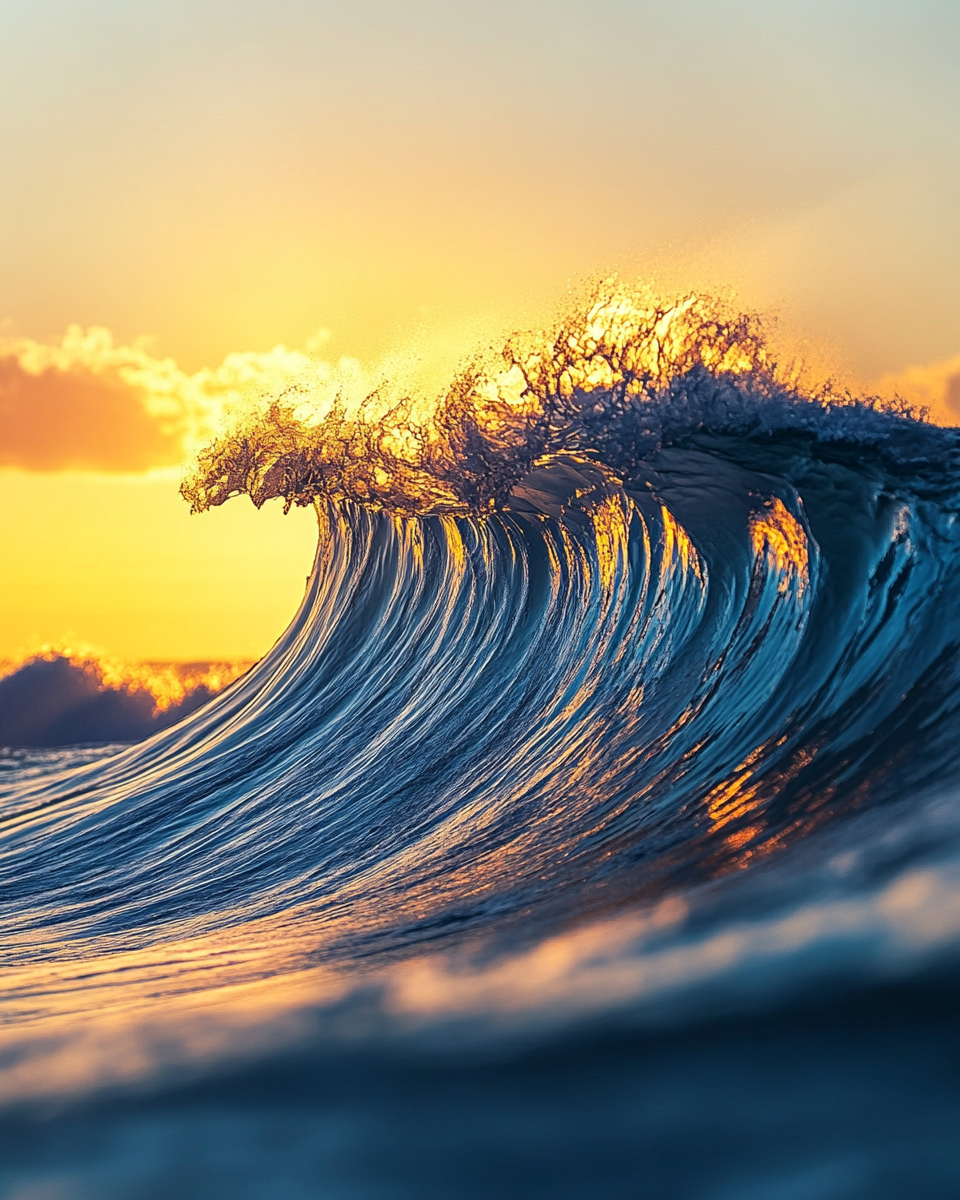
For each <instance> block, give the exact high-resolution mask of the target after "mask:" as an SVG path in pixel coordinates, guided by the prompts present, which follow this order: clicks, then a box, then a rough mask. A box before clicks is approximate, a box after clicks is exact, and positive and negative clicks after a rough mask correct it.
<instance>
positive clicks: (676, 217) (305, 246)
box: [0, 0, 960, 658]
mask: <svg viewBox="0 0 960 1200" xmlns="http://www.w3.org/2000/svg"><path fill="white" fill-rule="evenodd" d="M958 61H960V5H958V4H957V3H956V2H955V0H941V2H939V3H933V2H929V0H913V2H911V3H906V2H902V0H897V2H890V0H859V2H857V3H851V2H848V0H830V2H826V0H802V2H801V0H795V2H790V0H736V2H732V0H697V2H693V0H675V2H673V3H670V4H664V3H662V0H661V2H659V3H647V2H646V0H616V2H613V0H591V2H590V3H587V2H586V0H580V2H579V3H569V2H564V0H550V2H542V3H541V2H532V0H531V2H524V0H513V2H512V3H509V4H507V3H496V2H490V0H488V2H487V3H485V4H483V5H476V4H466V3H459V2H458V0H443V2H437V3H421V2H419V0H403V2H400V0H379V2H376V3H374V2H368V0H352V2H350V3H346V2H340V3H334V2H327V3H324V2H321V0H313V2H309V3H308V2H306V0H296V2H294V0H271V2H270V3H265V2H259V0H257V2H251V0H242V2H241V0H236V2H232V3H226V2H225V0H218V2H214V0H190V2H189V3H188V2H185V0H163V2H162V3H161V2H160V0H138V3H136V4H131V3H128V2H121V0H69V2H67V0H60V2H53V0H4V3H3V4H2V5H0V98H2V102H3V111H4V113H5V114H6V116H5V119H4V121H3V122H0V163H2V164H3V165H2V173H0V501H2V527H0V553H2V559H3V563H4V572H3V574H4V580H3V584H2V589H3V590H2V594H0V657H6V656H11V655H15V654H17V653H23V652H27V651H29V650H31V649H33V648H34V647H35V646H38V645H40V644H43V643H52V642H62V641H70V642H72V643H74V644H76V643H78V642H80V643H93V644H95V645H98V646H100V647H102V648H103V649H105V650H106V651H108V652H110V653H112V654H115V655H118V656H120V657H125V658H209V657H237V656H249V655H257V654H260V653H262V652H263V651H264V650H265V649H266V648H267V647H268V646H269V644H270V642H271V641H272V640H273V639H274V638H275V637H276V636H277V635H278V634H279V633H280V632H281V631H282V629H283V627H284V626H285V624H286V622H287V620H288V618H289V616H290V615H291V614H292V611H293V609H294V607H295V606H296V603H297V601H298V599H299V596H300V593H301V590H302V586H303V579H304V575H305V574H306V572H307V570H308V569H309V566H310V560H311V557H312V552H313V538H314V535H313V530H312V528H311V524H310V518H309V516H308V515H307V514H304V513H302V512H301V513H295V514H291V516H290V517H287V518H283V517H282V515H281V514H280V513H279V512H278V511H271V510H270V509H269V508H268V509H265V510H264V511H262V512H260V513H257V512H255V511H254V510H253V509H252V508H251V507H250V506H249V505H248V504H246V502H245V501H244V502H241V501H237V502H234V503H233V504H230V505H228V506H227V507H226V508H225V509H223V510H221V511H219V512H217V513H213V514H207V515H205V516H203V517H193V518H191V517H190V516H189V515H188V513H187V511H186V505H185V504H184V503H183V502H182V501H181V500H180V499H179V498H178V497H177V495H176V488H177V482H178V479H179V470H180V464H181V463H182V461H183V459H184V458H185V457H186V456H187V455H188V454H189V452H190V450H191V448H192V447H194V446H195V445H196V443H197V440H198V439H199V438H201V437H202V436H203V435H204V431H209V430H212V429H213V428H214V427H215V425H216V422H217V420H218V418H219V415H220V413H221V412H222V411H223V409H224V408H225V407H229V406H230V405H232V404H235V403H239V402H240V401H241V400H242V399H243V397H244V396H246V395H252V396H255V397H256V396H263V395H268V394H270V393H271V392H272V391H277V390H281V389H282V388H283V387H284V386H287V385H289V384H290V383H291V382H293V383H297V382H306V383H309V384H312V385H316V386H320V387H328V386H330V381H331V380H332V379H335V378H337V377H339V376H341V375H346V376H347V377H350V378H353V377H356V378H360V379H368V378H374V377H375V376H376V375H377V372H378V370H380V369H381V366H380V364H382V363H383V361H384V359H385V356H387V359H389V356H390V354H391V353H392V352H395V351H396V352H398V353H400V352H403V353H404V354H406V356H407V358H408V359H409V357H410V354H411V353H413V354H419V355H422V356H424V357H425V358H426V359H427V360H428V362H432V361H434V360H436V361H441V362H445V363H446V362H449V361H452V358H453V357H454V356H455V352H456V349H457V348H458V347H461V348H463V349H468V348H470V346H471V345H472V343H473V341H475V340H476V339H478V338H480V339H483V338H487V337H489V336H493V333H494V331H497V330H499V329H500V328H502V327H505V326H513V325H521V326H522V325H525V324H530V323H537V322H540V321H542V320H544V319H548V318H549V316H550V314H551V313H552V311H553V309H554V308H555V306H556V305H557V304H558V303H559V302H560V301H561V300H562V299H563V297H564V295H565V294H566V292H567V289H568V288H570V287H574V288H576V287H578V286H580V285H581V283H582V281H583V280H585V279H586V278H587V277H589V276H592V275H595V274H597V273H608V272H610V271H612V270H619V271H620V272H621V273H623V274H624V275H625V276H629V277H634V276H637V275H644V276H651V275H652V276H655V277H657V278H661V279H663V280H665V281H666V282H667V283H668V284H670V285H674V284H675V285H678V286H687V285H704V284H705V285H711V286H732V287H734V288H735V289H737V291H738V293H739V295H740V296H741V297H742V299H743V301H744V303H747V304H750V305H759V306H761V307H763V308H765V309H767V308H769V309H774V310H776V311H777V312H779V313H780V314H781V317H782V322H783V324H784V326H785V327H786V328H787V329H789V330H791V331H794V332H795V333H796V336H797V337H798V338H804V339H807V340H808V342H810V343H812V344H814V345H817V346H825V347H827V353H828V355H829V356H830V357H831V359H832V360H833V361H836V362H840V363H842V364H843V365H844V367H845V368H846V369H847V370H848V371H849V372H850V373H851V375H852V376H853V377H855V378H857V379H860V380H863V381H871V380H877V379H883V380H884V386H886V387H892V386H893V385H894V382H895V381H900V382H899V386H901V387H902V388H903V389H904V390H906V391H908V392H909V393H911V394H913V395H916V396H917V397H918V398H923V399H926V400H927V401H928V402H931V403H933V404H934V406H935V407H936V408H937V410H938V412H939V415H940V419H942V420H960V383H958V382H957V381H958V379H960V287H958V286H957V282H958V279H960V223H958V213H960V72H958V71H957V69H956V63H957V62H958ZM411 347H412V348H413V349H412V350H411ZM951 406H952V407H951Z"/></svg>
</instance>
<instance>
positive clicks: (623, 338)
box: [0, 297, 960, 1200]
mask: <svg viewBox="0 0 960 1200" xmlns="http://www.w3.org/2000/svg"><path fill="white" fill-rule="evenodd" d="M299 403H300V399H299V398H297V397H295V398H294V399H293V400H290V401H289V402H283V403H280V402H277V403H274V404H272V405H271V406H270V407H269V409H267V410H265V411H261V412H260V413H258V414H257V415H256V416H255V417H254V418H251V420H250V422H249V423H248V424H247V425H246V426H245V427H244V428H243V429H238V430H234V431H233V432H231V433H228V434H226V435H224V437H223V438H222V439H220V441H219V442H217V443H215V444H214V446H213V447H211V448H210V449H209V451H208V452H206V454H205V456H201V459H200V462H199V465H198V468H197V473H196V475H195V476H194V477H193V479H192V480H190V481H188V482H187V484H186V485H185V488H184V491H185V494H186V496H187V498H188V499H189V500H190V501H191V502H192V503H193V505H194V507H195V508H197V509H203V508H204V507H209V506H210V505H211V504H216V503H222V502H223V501H224V500H226V499H229V498H230V497H231V496H234V495H238V494H244V493H245V494H248V495H250V496H251V498H253V500H254V502H255V503H257V504H260V503H263V502H265V501H266V500H267V499H270V498H272V497H280V498H283V499H284V501H285V503H286V504H287V505H288V506H289V505H290V504H311V505H313V506H314V507H315V508H316V511H317V515H318V546H317V555H316V561H315V565H314V568H313V572H312V574H311V576H310V579H309V581H308V584H307V589H306V594H305V596H304V599H303V602H302V604H301V607H300V609H299V611H298V613H297V614H296V615H295V617H294V619H293V621H292V623H291V624H290V627H289V628H288V629H287V630H286V632H285V633H283V634H282V636H281V637H280V638H279V640H278V641H277V643H276V645H275V646H274V647H273V649H272V650H271V651H270V652H269V653H268V654H267V655H266V657H265V658H264V659H263V660H261V661H260V662H259V663H257V664H256V665H255V666H253V667H252V668H251V669H250V670H248V671H247V672H246V673H245V674H243V675H241V676H240V677H239V678H237V679H236V680H235V681H234V682H232V683H230V684H229V685H228V686H227V687H225V688H224V689H223V690H222V691H220V692H219V693H218V694H216V695H214V696H212V698H210V699H209V700H208V702H207V703H205V704H203V705H201V706H200V707H198V708H196V709H194V710H193V711H190V712H187V713H186V714H185V715H184V716H183V718H182V719H181V720H178V721H176V722H175V723H174V724H172V725H170V726H169V727H167V728H164V729H160V730H159V731H158V732H155V733H152V734H151V735H150V736H148V737H146V738H145V740H141V741H138V742H134V743H132V744H131V743H125V744H110V745H103V744H99V745H98V744H91V743H87V744H84V745H81V746H70V747H50V746H47V747H46V748H42V749H41V748H36V749H24V748H19V749H14V748H12V749H10V750H8V751H6V752H5V754H4V757H3V760H2V772H0V784H2V800H0V819H2V824H0V931H2V938H3V948H4V964H5V965H4V983H3V987H2V991H0V1013H2V1017H3V1028H2V1032H0V1191H2V1194H3V1195H4V1196H5V1197H10V1198H11V1200H14V1198H15V1200H39V1198H40V1197H43V1198H45V1200H46V1198H50V1200H53V1198H57V1200H61V1198H62V1200H74V1198H78V1200H79V1198H83V1200H86V1198H88V1197H89V1198H91V1200H92V1198H94V1197H96V1198H98V1200H99V1198H105V1197H123V1198H126V1197H131V1198H132V1197H136V1198H138V1200H140V1198H143V1197H154V1196H155V1197H167V1196H178V1197H194V1196H196V1197H220V1196H222V1197H230V1198H233V1197H236V1198H238V1200H240V1198H246V1197H258V1198H259V1197H263V1198H267V1197H270V1198H273V1200H275V1198H278V1197H297V1198H298V1197H301V1196H302V1197H307V1196H310V1197H313V1196H322V1197H325V1198H327V1197H330V1198H337V1200H339V1198H341V1197H343V1198H351V1200H352V1198H357V1197H364V1198H366V1197H370V1198H372V1200H392V1198H393V1197H410V1198H416V1200H425V1198H431V1197H437V1198H449V1197H458V1198H459V1197H464V1198H468V1200H472V1198H477V1200H479V1198H486V1197H504V1196H509V1197H513V1196H516V1197H524V1198H525V1197H544V1198H550V1200H554V1198H556V1200H560V1198H566V1197H570V1198H573V1197H576V1198H583V1200H591V1198H596V1197H650V1198H651V1200H660V1198H674V1197H676V1198H678V1200H679V1198H684V1200H686V1198H688V1197H689V1198H691V1200H753V1198H756V1200H808V1198H809V1200H834V1198H836V1200H841V1198H843V1200H848V1198H849V1200H881V1198H885V1197H890V1198H891V1200H892V1198H899V1197H906V1196H910V1197H924V1198H926V1197H931V1198H933V1197H944V1198H947V1197H951V1198H952V1197H955V1196H956V1195H957V1194H960V1136H958V1134H960V1025H958V1019H957V1013H958V998H960V969H958V968H960V954H958V951H960V771H958V767H960V737H958V734H960V721H958V706H960V605H958V603H957V598H956V597H957V592H958V585H960V529H958V524H957V511H958V505H960V432H958V431H957V430H954V429H943V428H937V427H935V426H932V425H930V424H928V423H926V422H925V421H924V420H923V419H922V416H921V415H920V414H916V413H912V412H910V411H909V410H907V408H906V407H905V406H903V405H901V406H899V407H897V406H891V405H884V404H881V403H880V402H878V401H875V400H873V399H871V398H869V397H866V398H865V397H856V396H847V395H839V394H834V393H832V392H830V391H829V390H824V389H821V390H819V391H818V390H815V389H811V388H803V387H801V386H800V385H799V384H797V383H796V382H795V381H794V382H791V381H790V380H789V379H787V378H786V377H785V376H784V373H783V372H782V370H780V369H779V368H778V367H777V365H776V364H775V363H774V362H773V361H772V358H771V356H770V352H769V350H768V348H767V347H766V345H765V343H764V341H763V338H762V336H761V332H760V331H759V330H758V327H757V325H756V323H755V322H754V321H753V320H752V319H751V318H748V317H738V316H736V315H734V316H729V315H724V314H723V313H721V312H720V311H719V310H718V309H716V308H713V307H711V306H710V305H709V304H707V303H706V302H700V301H695V300H690V301H689V302H684V303H683V304H672V305H668V304H664V305H661V306H660V307H657V305H655V304H653V305H651V304H647V305H646V306H644V304H640V303H639V302H629V303H628V302H627V301H626V300H624V299H623V298H622V297H612V298H611V297H606V298H601V299H599V300H597V301H596V303H594V304H593V306H592V307H591V306H588V307H587V308H586V309H585V310H584V311H583V312H582V313H578V314H574V315H573V316H571V317H570V318H568V320H567V323H566V324H563V325H561V327H560V328H559V332H558V331H556V330H555V331H552V332H551V333H550V336H549V337H545V338H541V339H540V340H538V341H537V342H536V343H535V344H532V345H531V344H530V343H529V342H513V343H510V344H509V345H508V347H507V348H506V349H505V350H504V351H503V353H502V355H501V356H500V357H499V358H498V359H497V360H496V364H495V366H494V367H493V368H491V367H490V366H489V364H487V363H486V362H482V363H481V362H480V361H479V360H478V361H477V362H475V363H472V364H468V366H467V367H466V368H465V369H464V371H463V372H461V374H460V375H459V376H458V378H457V381H456V383H455V385H454V386H453V387H452V389H451V390H450V391H449V392H448V393H447V394H446V395H445V397H444V398H442V400H441V401H440V402H438V404H437V405H435V407H434V409H433V413H432V416H431V417H430V418H429V420H424V419H422V418H421V417H419V416H418V415H417V413H416V411H415V410H414V408H413V407H412V406H411V404H410V403H408V402H407V401H406V400H404V401H403V402H397V401H395V400H394V401H391V402H390V403H389V404H387V405H386V406H381V409H380V410H378V411H377V412H376V413H375V414H374V415H371V413H372V410H371V409H369V408H368V409H367V410H364V411H362V412H361V413H359V414H356V413H354V414H350V413H347V412H345V411H344V410H343V409H342V408H335V409H334V410H333V411H332V412H328V413H327V414H325V415H322V416H321V417H320V418H316V419H314V418H309V417H306V416H304V413H303V411H302V408H297V405H298V404H299Z"/></svg>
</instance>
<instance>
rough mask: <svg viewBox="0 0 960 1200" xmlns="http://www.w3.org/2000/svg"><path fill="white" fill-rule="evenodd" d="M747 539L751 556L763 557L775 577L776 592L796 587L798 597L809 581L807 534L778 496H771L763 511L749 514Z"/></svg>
mask: <svg viewBox="0 0 960 1200" xmlns="http://www.w3.org/2000/svg"><path fill="white" fill-rule="evenodd" d="M750 540H751V542H752V544H753V553H754V555H755V557H756V558H757V559H760V558H763V557H765V558H766V560H767V563H768V564H769V569H770V570H771V571H772V572H774V573H775V574H776V575H777V576H778V583H777V589H778V591H779V592H780V593H781V594H785V593H786V592H788V591H789V590H790V588H791V587H793V586H796V588H797V594H798V597H800V596H802V595H803V592H804V589H805V588H806V587H807V585H808V584H809V582H810V551H809V548H808V546H807V536H806V534H805V533H804V531H803V527H802V526H801V524H800V522H799V521H798V520H797V519H796V517H794V516H793V514H792V513H791V512H789V511H788V509H787V507H786V505H785V504H784V503H783V501H782V500H781V499H780V497H779V496H774V497H772V498H771V499H770V500H769V501H768V502H767V504H766V507H765V509H764V511H763V512H760V513H753V514H752V515H751V517H750Z"/></svg>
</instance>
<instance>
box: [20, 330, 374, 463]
mask: <svg viewBox="0 0 960 1200" xmlns="http://www.w3.org/2000/svg"><path fill="white" fill-rule="evenodd" d="M323 340H324V339H323V338H322V337H319V336H315V337H314V338H313V339H311V341H310V342H309V343H308V348H307V350H289V349H287V348H286V347H285V346H275V347H274V348H273V349H272V350H268V351H265V352H256V351H249V352H244V353H237V354H230V355H228V356H227V357H226V358H225V359H224V361H223V362H222V363H221V364H220V366H219V367H216V368H212V369H208V368H207V369H203V370H201V371H198V372H196V373H195V374H193V375H188V374H187V373H186V372H184V371H182V370H181V369H180V368H179V367H178V366H177V364H176V363H175V362H174V361H173V360H172V359H170V358H162V359H161V358H157V357H155V356H154V355H152V354H151V353H150V352H149V350H148V349H147V347H146V345H145V344H144V343H137V344H134V345H132V346H124V345H118V344H117V343H116V342H115V341H114V338H113V335H112V334H111V333H110V331H109V330H107V329H103V328H99V327H92V328H90V329H88V330H86V331H84V330H83V329H81V328H80V327H79V326H71V327H70V328H69V329H68V330H67V332H66V334H65V335H64V337H63V340H62V342H61V343H60V344H59V345H46V344H43V343H40V342H35V341H32V340H30V339H27V338H18V339H13V338H7V339H3V340H0V466H3V467H19V468H21V469H24V470H28V471H60V470H86V471H101V472H126V473H129V472H134V473H136V472H141V471H146V470H149V469H151V468H154V467H165V466H172V465H175V464H177V463H180V462H182V461H183V460H184V458H185V457H186V456H188V455H189V454H190V453H191V452H192V451H193V450H195V449H196V448H197V446H198V445H199V444H201V443H202V442H204V441H206V440H207V439H208V438H209V437H210V436H211V435H212V434H213V432H214V431H215V429H216V427H217V424H218V422H219V421H220V419H221V418H222V416H223V415H224V413H225V412H228V411H230V410H231V409H232V408H234V407H236V406H238V405H241V404H243V403H245V402H247V401H248V400H249V399H251V398H253V399H256V398H257V397H262V396H274V395H277V394H279V393H280V392H283V391H284V390H286V389H287V388H289V387H291V386H297V385H300V386H305V387H309V388H310V389H311V390H312V391H314V392H318V391H319V392H321V393H324V394H326V393H329V394H330V395H332V394H333V392H334V391H336V389H337V388H338V387H340V386H342V384H343V383H344V381H345V380H346V379H348V377H349V376H350V375H351V374H356V373H357V371H356V369H355V364H352V363H350V362H349V361H345V362H342V363H341V364H339V365H337V366H333V365H332V364H330V363H327V362H324V361H323V360H321V359H319V358H317V357H316V356H315V355H316V351H317V350H318V349H319V348H320V346H322V344H323Z"/></svg>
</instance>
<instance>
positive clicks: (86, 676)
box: [0, 648, 251, 750]
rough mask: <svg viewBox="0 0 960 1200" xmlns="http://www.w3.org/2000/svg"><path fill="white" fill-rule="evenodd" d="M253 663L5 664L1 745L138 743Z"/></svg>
mask: <svg viewBox="0 0 960 1200" xmlns="http://www.w3.org/2000/svg"><path fill="white" fill-rule="evenodd" d="M250 665H251V662H250V661H236V662H205V663H139V664H136V665H129V664H122V663H117V662H115V661H113V660H111V659H108V658H105V657H104V656H102V655H99V654H96V653H94V652H93V651H83V650H71V649H69V648H60V649H49V648H48V649H44V650H40V651H38V652H37V653H35V654H30V655H27V656H26V657H25V658H23V659H21V660H19V661H12V662H7V663H0V746H2V747H6V748H7V749H8V750H10V749H24V748H40V747H43V748H51V747H56V746H71V745H78V744H81V743H91V744H94V743H108V742H133V741H139V740H141V739H143V738H145V737H149V736H150V734H151V733H155V732H156V731H157V730H159V729H165V728H166V727H167V726H168V725H173V724H175V723H176V722H177V721H179V720H181V719H182V718H183V717H185V716H187V714H189V713H191V712H193V711H194V710H195V709H197V708H200V707H201V705H203V704H205V703H206V702H207V701H208V700H209V699H210V698H211V697H212V696H215V695H216V694H217V692H219V691H221V690H222V688H223V687H224V686H225V685H226V684H227V683H230V682H231V681H232V680H233V679H235V678H236V677H237V676H238V675H239V674H241V673H242V672H243V671H245V670H246V669H247V668H248V667H249V666H250Z"/></svg>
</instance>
